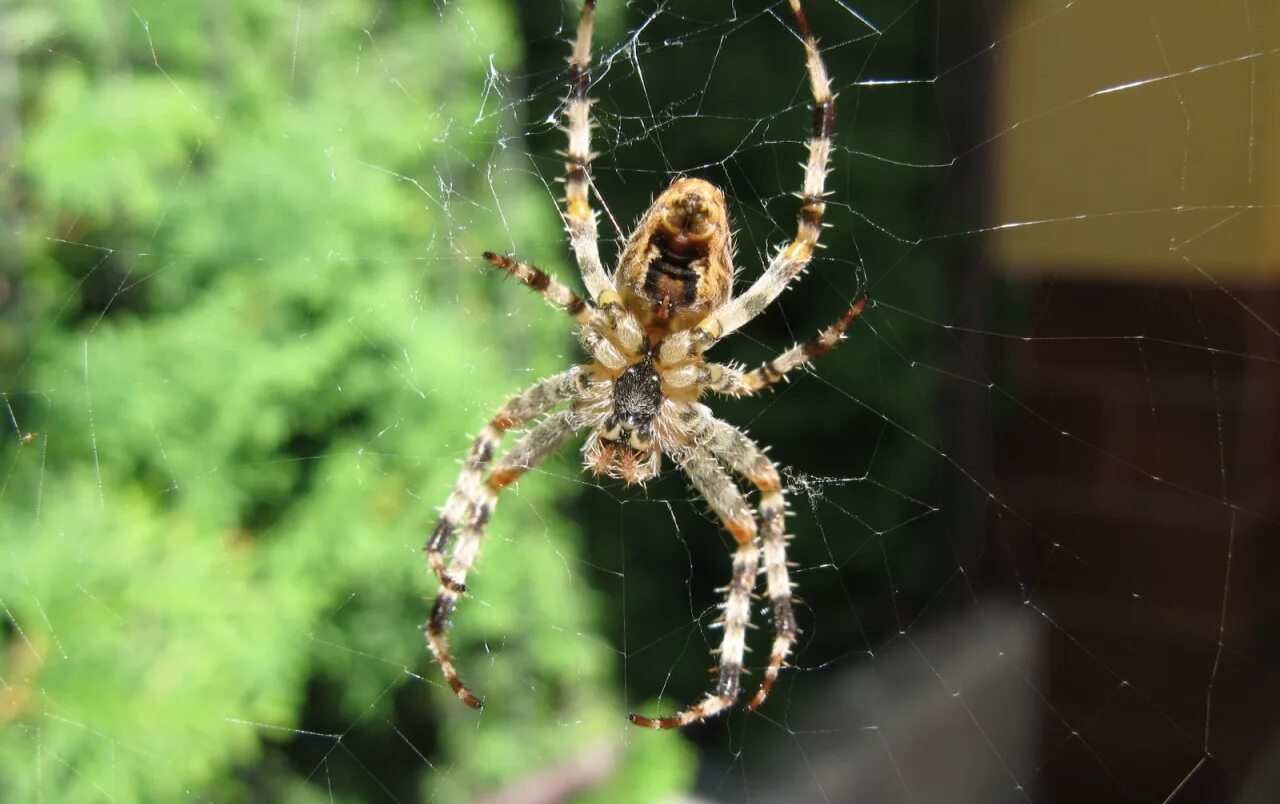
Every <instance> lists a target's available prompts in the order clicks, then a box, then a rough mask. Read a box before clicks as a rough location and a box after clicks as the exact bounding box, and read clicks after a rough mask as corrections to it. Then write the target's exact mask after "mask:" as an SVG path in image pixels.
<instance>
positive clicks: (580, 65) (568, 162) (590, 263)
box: [564, 0, 618, 306]
mask: <svg viewBox="0 0 1280 804" xmlns="http://www.w3.org/2000/svg"><path fill="white" fill-rule="evenodd" d="M595 12H596V3H595V0H584V2H583V4H582V16H581V17H580V18H579V20H578V35H577V37H576V38H575V39H574V42H573V52H572V54H571V55H570V56H569V97H568V98H567V99H566V101H565V113H564V114H565V120H566V121H567V123H568V125H566V126H565V131H566V133H568V135H569V149H568V150H567V151H566V152H565V166H564V167H565V179H564V182H565V198H564V202H565V226H566V228H567V229H568V231H569V242H570V245H571V246H572V247H573V254H574V256H575V257H576V258H577V260H578V268H579V270H581V271H582V281H583V283H584V284H585V285H586V286H587V294H588V295H589V296H590V297H591V299H592V300H593V301H595V302H597V303H599V304H601V305H602V306H605V305H609V304H616V303H617V302H618V297H617V293H616V291H614V290H613V285H612V283H610V281H609V277H608V275H607V274H606V273H605V270H604V264H603V263H601V261H600V242H599V235H598V232H597V230H596V213H595V211H594V210H593V209H591V200H590V198H589V192H590V184H591V159H592V157H593V156H595V154H593V153H591V99H590V98H588V97H587V87H588V86H589V85H590V84H591V28H592V25H593V23H594V22H595Z"/></svg>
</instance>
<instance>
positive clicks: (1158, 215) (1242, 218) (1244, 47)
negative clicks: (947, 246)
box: [985, 0, 1280, 282]
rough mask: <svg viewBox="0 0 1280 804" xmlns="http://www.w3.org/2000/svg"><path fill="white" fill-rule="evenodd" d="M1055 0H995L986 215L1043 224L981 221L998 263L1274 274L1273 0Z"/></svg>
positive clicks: (1279, 120) (1128, 274) (1242, 276)
mask: <svg viewBox="0 0 1280 804" xmlns="http://www.w3.org/2000/svg"><path fill="white" fill-rule="evenodd" d="M1064 5H1067V4H1066V2H1065V0H1032V1H1029V2H1028V1H1027V0H1018V1H1017V2H1011V3H1007V4H1005V6H1004V8H1005V10H1006V18H1005V25H1004V32H1003V36H1004V37H1005V38H1004V41H1002V42H1001V43H1000V44H998V45H997V46H996V48H995V49H994V51H993V52H994V56H995V59H996V60H995V61H994V67H995V74H996V76H997V78H996V82H995V91H996V92H997V93H998V95H997V97H996V99H995V103H994V104H993V108H994V120H993V128H992V133H993V135H994V137H995V138H994V139H993V140H992V141H991V142H990V143H988V144H987V146H985V147H988V148H992V149H994V154H993V156H994V159H993V165H994V169H995V176H994V185H995V186H994V198H993V201H994V208H993V210H992V211H991V218H990V220H989V221H988V223H989V225H992V226H1002V225H1008V224H1022V223H1028V222H1034V221H1053V222H1048V223H1028V225H1017V226H1009V227H1008V228H1004V229H1001V230H999V231H996V232H993V233H992V234H990V235H985V237H989V238H990V240H989V242H988V246H989V247H990V248H991V251H992V254H993V256H994V257H995V260H996V262H997V264H998V265H1000V267H1001V268H1002V270H1004V271H1006V272H1008V273H1011V274H1023V273H1050V272H1051V273H1053V274H1055V275H1063V274H1087V275H1093V276H1112V277H1120V278H1125V279H1148V280H1151V281H1170V280H1177V279H1182V278H1188V277H1195V276H1200V275H1201V274H1200V272H1198V271H1197V269H1196V268H1195V267H1193V265H1192V263H1194V264H1195V265H1198V266H1200V268H1201V269H1203V271H1204V273H1206V274H1208V275H1210V276H1212V277H1213V278H1215V279H1218V280H1221V281H1224V282H1240V281H1271V280H1273V279H1275V278H1280V226H1278V225H1277V224H1278V223H1280V139H1278V137H1277V135H1280V2H1277V0H1076V2H1075V3H1074V4H1072V5H1069V6H1067V7H1066V8H1063V6H1064ZM1149 79H1155V80H1149ZM1140 81H1147V83H1142V84H1140V85H1136V86H1131V87H1128V88H1122V87H1123V86H1124V85H1126V84H1131V83H1134V82H1140ZM1077 218H1078V219H1077Z"/></svg>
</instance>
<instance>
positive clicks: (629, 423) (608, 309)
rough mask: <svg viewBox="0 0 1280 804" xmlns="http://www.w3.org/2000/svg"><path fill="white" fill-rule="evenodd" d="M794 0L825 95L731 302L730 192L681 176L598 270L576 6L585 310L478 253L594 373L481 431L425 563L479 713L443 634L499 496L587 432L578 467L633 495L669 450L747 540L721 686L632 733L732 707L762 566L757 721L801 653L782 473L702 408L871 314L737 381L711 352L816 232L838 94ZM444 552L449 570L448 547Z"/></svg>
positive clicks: (568, 212) (437, 618) (803, 256)
mask: <svg viewBox="0 0 1280 804" xmlns="http://www.w3.org/2000/svg"><path fill="white" fill-rule="evenodd" d="M790 2H791V9H792V12H793V13H794V15H795V18H796V22H797V24H798V25H799V27H800V33H801V35H802V37H803V41H804V49H805V61H806V66H807V69H808V74H809V88H810V90H811V91H812V92H813V101H814V114H813V132H812V134H811V136H810V138H809V143H808V149H809V160H808V162H807V164H806V166H805V174H804V183H803V186H802V190H801V193H800V199H801V202H800V211H799V215H798V221H797V225H796V236H795V238H794V239H792V240H791V242H790V243H788V244H787V245H786V246H784V247H783V248H782V249H780V250H779V251H778V252H777V253H776V254H775V255H774V257H773V258H772V259H771V260H770V262H769V265H768V266H767V267H766V268H765V271H764V273H763V274H762V275H761V276H760V278H759V279H757V280H756V281H755V282H754V283H753V284H752V285H751V286H750V287H749V288H748V289H747V290H746V291H745V292H743V293H742V294H741V295H738V296H733V295H732V289H733V274H734V267H733V238H732V231H731V228H730V221H729V214H728V208H727V205H726V204H725V198H724V194H723V193H722V192H721V191H720V190H719V188H717V187H716V186H715V185H713V184H711V183H710V182H708V181H705V180H703V179H698V178H680V179H677V180H676V181H674V182H672V184H671V186H669V187H668V188H667V189H666V190H665V191H663V193H662V194H661V195H659V196H658V198H657V199H656V200H655V201H654V202H653V204H652V205H651V206H650V207H649V209H648V211H647V212H645V214H644V216H643V217H642V218H641V220H640V224H639V225H638V226H637V227H636V230H635V232H634V233H633V234H632V235H631V237H629V238H628V240H627V245H626V248H625V249H624V250H623V253H622V256H621V258H620V259H619V260H618V266H617V270H616V271H614V273H613V276H612V278H611V277H610V276H609V274H608V273H607V272H606V271H605V269H604V265H603V263H602V262H601V259H600V247H599V241H598V237H597V231H596V216H595V213H594V212H593V211H592V209H591V202H590V197H589V193H588V187H589V184H590V172H589V169H590V162H591V148H590V134H591V121H590V114H589V110H590V101H589V100H588V98H587V88H588V85H589V83H590V76H589V73H588V66H589V64H590V60H591V27H592V21H593V18H594V9H595V0H586V2H585V3H584V5H583V8H582V17H581V21H580V22H579V24H578V36H577V39H576V41H575V42H574V47H573V55H572V56H571V57H570V59H569V97H568V100H567V102H566V105H565V117H566V118H567V120H568V127H567V130H568V132H569V150H568V152H567V154H566V158H567V162H566V166H565V213H564V218H565V224H566V227H567V229H568V231H569V239H570V244H571V246H572V248H573V252H574V255H575V256H576V257H577V261H578V267H579V268H580V270H581V271H582V278H583V282H584V283H585V284H586V287H587V292H588V293H589V294H590V299H589V300H586V299H582V298H580V297H578V296H577V294H575V293H573V291H571V290H569V289H568V288H566V287H565V286H564V285H562V284H560V283H559V282H557V281H556V280H554V279H552V278H551V277H550V276H548V275H547V274H545V273H543V272H542V271H540V270H538V269H537V268H534V267H533V266H530V265H527V264H525V263H522V262H520V261H518V260H515V259H512V258H510V257H502V256H499V255H496V254H492V253H486V254H485V259H486V260H488V261H489V262H491V263H492V264H494V265H496V266H498V267H500V268H502V269H503V270H505V271H507V272H508V273H510V274H511V275H513V276H515V277H517V278H518V279H520V280H521V281H523V282H524V283H525V284H527V285H528V286H529V287H531V288H533V289H534V290H536V291H538V292H539V293H541V294H542V295H543V296H544V297H545V298H546V299H547V301H549V302H550V303H551V304H552V306H554V307H558V308H560V309H563V310H565V311H566V312H568V313H569V314H570V315H571V316H573V318H574V319H575V320H576V321H577V322H578V325H579V328H578V337H579V340H580V341H581V343H582V346H583V348H584V349H585V350H586V352H587V354H588V355H590V357H591V361H590V362H589V363H587V364H586V365H581V366H574V367H572V368H570V369H568V370H567V371H564V372H561V373H560V374H557V375H555V376H554V377H550V378H548V379H546V380H543V381H541V382H539V383H537V384H535V385H534V386H533V387H531V388H529V389H527V390H525V391H523V392H522V393H520V394H518V395H516V396H515V397H513V398H511V399H510V400H509V401H508V402H507V403H506V404H505V405H503V407H502V409H501V410H499V411H498V413H497V414H496V415H495V416H494V417H493V418H492V419H491V420H490V421H489V423H488V424H487V425H486V426H485V427H484V428H482V429H481V431H480V434H479V435H477V436H476V439H475V442H474V443H473V444H472V447H471V452H470V454H469V455H468V456H467V460H466V462H465V464H464V466H463V470H462V473H461V475H460V476H459V478H458V482H457V483H456V484H455V485H454V488H453V492H452V493H451V494H450V495H449V498H448V499H447V500H446V501H445V504H444V508H443V509H441V512H440V520H439V522H438V523H437V524H436V527H435V530H434V531H433V532H432V534H431V538H430V539H428V541H427V544H426V552H427V559H428V561H429V563H430V565H431V568H432V570H433V572H434V573H435V575H436V578H437V579H438V580H439V581H440V591H439V593H438V594H437V596H436V602H435V606H434V607H433V608H432V611H431V617H430V619H428V620H427V625H426V633H427V644H428V646H429V647H430V648H431V651H432V653H433V654H434V655H435V657H436V661H438V662H439V663H440V667H441V669H442V670H443V671H444V677H445V680H446V681H448V683H449V686H450V687H451V688H452V689H453V691H454V692H455V693H457V695H458V697H459V698H461V699H462V700H463V701H465V702H466V703H468V704H469V705H471V706H473V707H476V708H480V707H481V706H483V704H482V703H481V701H480V699H479V698H477V697H476V696H475V695H473V694H472V693H471V691H470V690H468V689H467V687H466V685H465V684H463V683H462V680H461V679H460V678H459V677H458V673H457V671H456V670H455V669H454V663H453V657H452V656H451V655H450V653H449V649H448V644H447V642H446V640H445V633H446V629H447V628H448V626H449V620H450V616H451V615H452V613H453V609H454V606H455V604H456V603H457V600H458V598H459V596H460V595H462V594H464V593H465V592H466V591H467V587H466V583H465V581H466V576H467V573H468V572H469V571H470V569H471V566H472V564H473V563H474V561H475V558H476V554H477V552H478V550H479V548H480V541H481V538H482V536H483V533H484V528H485V526H486V525H487V524H488V522H489V519H490V517H491V516H492V514H493V508H494V505H495V504H496V502H497V497H498V493H499V492H501V491H502V490H503V489H504V488H506V487H507V486H509V485H510V484H511V483H513V482H515V481H516V480H518V479H519V478H520V476H521V475H522V474H524V473H525V472H526V471H528V469H529V468H530V467H531V466H533V465H534V464H536V463H538V462H539V461H541V460H542V459H544V458H546V457H547V456H548V455H550V454H552V453H553V452H555V451H556V450H558V449H559V448H560V447H561V446H562V445H563V444H564V443H565V442H566V441H567V440H568V439H569V438H570V437H571V436H572V435H574V434H575V433H579V432H581V431H584V430H585V431H588V436H587V440H586V443H585V444H584V446H583V459H584V463H585V465H586V468H587V469H588V470H589V471H591V472H594V473H595V474H598V475H608V476H611V477H616V478H619V479H621V480H623V481H625V482H627V483H643V482H644V481H646V480H649V479H650V478H652V477H653V476H655V475H656V474H657V473H658V471H659V468H660V466H661V462H662V456H663V455H666V456H667V457H668V458H670V459H671V460H672V461H673V462H674V463H675V464H676V465H677V466H678V467H679V468H680V469H681V470H682V471H683V472H684V474H685V475H686V476H687V477H688V479H689V481H690V483H692V484H693V487H694V489H695V490H696V491H697V492H698V494H699V495H700V496H701V497H702V499H703V500H705V501H706V502H707V504H708V505H709V506H710V507H711V510H712V511H714V512H715V514H716V515H717V516H718V517H719V519H720V521H721V522H722V523H723V524H724V527H725V530H726V531H728V532H729V534H730V535H731V536H732V537H733V539H734V541H735V542H736V543H737V549H736V550H735V552H734V555H733V575H732V579H731V580H730V582H729V585H728V586H727V587H726V594H725V602H724V606H723V609H724V618H723V619H722V620H721V621H720V623H719V624H720V625H721V626H723V628H724V638H723V640H722V642H721V644H720V649H719V659H720V660H719V676H718V680H717V682H716V685H715V688H714V689H713V690H712V691H711V692H709V693H708V694H707V695H706V696H705V697H704V698H703V699H702V700H701V701H699V702H698V703H697V704H695V705H693V706H691V707H689V708H687V709H685V710H683V711H682V712H680V713H678V714H676V715H672V716H670V717H664V718H650V717H644V716H642V715H632V716H631V721H632V722H633V723H636V724H638V725H641V726H646V727H649V728H671V727H674V726H683V725H686V724H689V723H694V722H697V721H700V720H703V719H705V718H708V717H710V716H712V715H714V714H716V713H717V712H720V711H722V710H723V709H725V708H726V707H728V706H730V705H731V704H732V703H733V702H734V701H735V700H737V697H738V694H739V692H740V687H741V683H740V682H741V677H742V673H743V666H742V661H743V657H744V655H745V651H746V629H747V626H748V625H749V624H750V619H751V596H752V594H753V591H754V589H755V587H756V578H757V576H758V575H759V574H760V573H761V572H763V573H764V575H765V583H766V591H767V595H768V598H769V603H770V608H771V610H772V614H773V627H774V640H773V648H772V650H771V651H770V655H769V663H768V665H767V667H766V668H765V672H764V679H763V681H762V682H761V685H760V690H759V692H757V693H756V695H755V697H754V698H753V699H752V700H751V703H750V706H751V708H752V709H755V708H756V707H758V706H759V705H760V704H761V703H763V702H764V700H765V697H766V696H767V695H768V694H769V691H770V690H771V689H772V687H773V684H774V682H775V681H776V680H777V677H778V672H779V670H780V669H781V668H782V666H783V664H784V663H785V661H786V659H787V656H788V655H789V654H790V652H791V647H792V645H793V644H794V642H795V639H796V634H797V633H798V629H797V628H796V621H795V616H794V614H793V612H792V607H791V580H790V573H789V571H788V568H787V555H786V542H787V536H786V531H785V527H784V517H785V514H786V499H785V497H784V496H783V489H782V483H781V480H780V478H779V477H778V470H777V469H776V468H775V467H774V465H773V463H772V462H771V461H769V459H768V458H766V457H765V454H764V451H763V450H762V449H761V448H760V447H759V446H757V445H756V444H755V442H753V441H752V440H751V439H750V438H748V437H747V436H746V434H745V433H743V432H742V431H741V430H739V429H737V428H735V427H733V426H732V425H730V424H728V423H726V422H724V421H721V420H720V419H717V418H716V417H715V416H713V415H712V413H711V410H710V408H708V407H707V406H706V405H704V404H702V403H701V402H699V399H700V398H701V397H702V396H703V395H704V394H705V393H706V392H708V391H711V392H714V393H719V394H723V395H726V396H748V395H751V394H755V393H758V392H759V391H761V390H763V389H765V388H767V387H769V386H770V385H772V384H774V383H776V382H779V381H781V380H782V379H783V378H784V377H785V376H786V375H787V373H788V372H790V371H792V370H793V369H796V368H798V367H800V366H802V365H804V364H806V363H808V362H809V361H811V360H813V359H814V358H815V357H818V356H819V355H821V354H823V353H825V352H827V351H829V350H830V349H831V348H832V347H834V346H835V345H836V343H837V342H839V340H840V339H841V338H842V337H843V336H844V331H845V330H846V329H847V328H848V327H849V325H850V324H851V323H852V322H853V320H854V319H855V318H856V317H857V316H858V314H859V313H861V311H862V308H863V304H864V301H863V300H859V301H857V302H855V303H854V304H853V305H852V306H851V307H850V308H849V310H848V312H846V313H845V314H844V315H843V316H842V317H841V318H840V319H839V320H838V321H836V322H835V323H834V324H832V325H831V326H829V327H827V328H826V329H824V330H823V331H822V332H820V333H818V335H817V337H815V338H813V339H812V340H809V341H807V342H805V343H803V344H799V345H797V346H795V347H793V348H791V349H789V350H787V351H786V352H783V353H782V354H781V355H779V356H778V357H776V358H774V359H773V360H770V361H768V362H766V363H764V364H763V365H762V366H760V367H759V368H757V369H755V370H754V371H749V372H744V371H742V370H741V369H740V368H738V367H736V366H731V365H726V364H719V363H712V362H709V361H707V360H706V359H705V358H704V357H703V355H704V353H705V352H706V351H707V350H708V349H710V348H711V347H712V346H714V345H715V344H716V343H717V342H718V341H719V340H720V339H722V338H724V337H725V336H726V335H729V334H730V333H732V332H733V331H735V330H737V329H738V328H739V327H741V326H742V325H743V324H745V323H747V322H748V321H750V320H751V319H752V318H754V317H755V316H756V315H758V314H759V313H760V312H761V311H763V310H764V309H765V308H766V307H768V306H769V304H770V303H772V302H773V300H774V299H776V298H777V297H778V295H779V294H780V293H782V291H783V290H784V289H785V288H786V287H787V284H788V283H789V282H790V281H791V280H792V279H793V278H795V277H796V276H798V275H799V274H800V272H801V271H802V270H803V269H804V267H805V266H806V265H807V264H808V263H809V260H810V258H811V257H812V255H813V249H814V247H815V246H816V245H817V242H818V234H819V233H820V232H821V227H822V219H823V214H824V212H825V203H824V201H823V199H824V197H825V195H826V193H825V190H824V183H825V180H826V176H827V165H828V162H829V158H830V153H831V127H832V122H833V120H834V115H835V97H834V96H833V95H832V93H831V87H830V82H829V81H828V79H827V73H826V68H825V67H824V66H823V64H822V58H821V56H820V55H819V53H818V46H817V42H816V41H815V40H814V38H813V34H811V33H810V31H809V24H808V22H807V21H806V20H805V16H804V12H803V11H802V10H801V8H800V0H790ZM524 426H528V429H527V430H526V431H525V432H524V434H523V435H522V436H521V437H520V438H519V440H517V441H516V443H515V444H514V445H513V446H512V447H511V449H509V450H508V451H507V452H506V454H504V455H503V456H502V457H501V458H500V459H498V460H497V462H496V464H494V463H493V462H494V456H495V452H496V450H497V446H498V442H499V441H500V440H501V438H502V435H503V434H504V433H505V432H507V431H509V430H513V429H517V428H520V427H524ZM490 464H493V466H492V469H490ZM486 471H487V474H486ZM735 477H736V478H737V479H738V480H735ZM738 481H745V482H746V483H748V484H750V486H752V487H754V489H755V490H756V491H757V492H758V493H759V498H758V500H757V502H756V505H755V510H754V511H753V510H752V506H751V505H750V504H749V503H748V502H747V498H746V496H745V495H744V494H743V492H742V490H741V489H740V488H739V485H738ZM451 543H452V546H453V547H452V552H451V554H450V555H449V556H448V560H447V561H446V556H445V551H446V550H447V549H448V548H449V546H450V544H451Z"/></svg>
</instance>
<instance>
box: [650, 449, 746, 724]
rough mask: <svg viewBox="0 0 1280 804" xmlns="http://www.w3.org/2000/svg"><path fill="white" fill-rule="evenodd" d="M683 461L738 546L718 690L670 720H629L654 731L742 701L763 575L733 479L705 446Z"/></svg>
mask: <svg viewBox="0 0 1280 804" xmlns="http://www.w3.org/2000/svg"><path fill="white" fill-rule="evenodd" d="M695 443H696V442H695ZM678 462H679V463H680V467H681V468H682V469H684V472H685V474H686V475H688V476H689V480H690V482H692V483H693V487H694V488H695V489H696V490H697V491H698V494H700V495H701V496H702V499H704V500H706V502H707V504H708V505H710V506H711V510H713V511H715V513H716V516H718V517H719V518H720V521H721V522H722V523H724V527H725V530H727V531H729V533H730V534H731V535H732V536H733V538H734V540H735V541H737V543H738V549H737V550H736V551H735V552H734V554H733V578H732V580H730V582H729V585H728V587H726V590H727V591H726V594H725V602H724V618H723V619H722V620H720V621H719V622H718V623H717V625H720V626H721V627H723V628H724V638H723V639H722V640H721V642H720V651H719V652H720V669H719V679H718V680H717V682H716V686H715V688H714V689H713V690H712V691H710V692H708V693H707V694H706V697H704V698H703V699H702V700H701V701H699V702H698V703H697V704H694V705H693V706H691V707H689V708H688V709H685V710H684V711H682V712H679V713H677V714H675V715H672V716H670V717H659V718H652V717H646V716H644V715H637V714H631V715H629V716H628V718H629V719H630V720H631V722H632V723H634V724H636V725H637V726H643V727H645V728H649V729H674V728H678V727H680V726H687V725H689V724H690V723H696V722H698V721H701V720H706V719H707V718H709V717H712V716H713V715H716V714H718V713H719V712H721V711H723V710H724V709H727V708H728V707H730V706H732V705H733V703H734V701H736V700H737V699H738V695H739V693H740V692H741V677H742V672H743V671H742V660H743V655H744V653H745V652H746V634H747V626H748V625H749V624H750V622H751V593H752V590H754V589H755V585H756V576H757V575H758V574H759V572H760V548H759V545H758V544H757V541H758V540H757V537H756V523H755V518H754V517H753V516H752V514H751V507H750V506H749V505H747V501H746V499H745V498H744V497H743V496H742V492H740V491H738V487H737V485H736V484H734V482H733V479H732V478H731V477H730V476H729V474H728V473H727V472H726V471H725V470H724V468H723V467H722V466H721V465H720V464H719V462H717V461H716V459H715V458H714V457H713V456H712V455H711V453H710V452H708V451H707V450H706V449H704V448H703V447H701V446H695V447H694V448H693V449H692V450H690V451H689V452H688V453H687V454H686V455H684V456H683V457H682V458H681V459H679V461H678Z"/></svg>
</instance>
